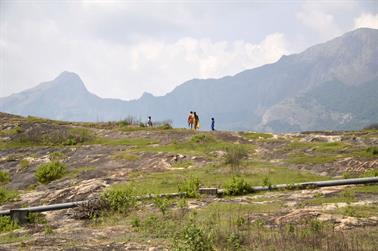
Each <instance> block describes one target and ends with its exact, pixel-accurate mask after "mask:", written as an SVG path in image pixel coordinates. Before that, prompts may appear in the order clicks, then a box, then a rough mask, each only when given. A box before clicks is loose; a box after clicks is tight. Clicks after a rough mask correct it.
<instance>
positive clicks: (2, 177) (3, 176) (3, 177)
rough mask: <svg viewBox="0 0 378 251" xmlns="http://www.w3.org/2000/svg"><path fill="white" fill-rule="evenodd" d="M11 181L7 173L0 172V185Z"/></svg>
mask: <svg viewBox="0 0 378 251" xmlns="http://www.w3.org/2000/svg"><path fill="white" fill-rule="evenodd" d="M10 180H11V177H10V175H9V173H8V172H7V171H2V170H0V184H6V183H8V182H9V181H10Z"/></svg>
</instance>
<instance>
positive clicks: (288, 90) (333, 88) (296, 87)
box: [0, 28, 378, 132]
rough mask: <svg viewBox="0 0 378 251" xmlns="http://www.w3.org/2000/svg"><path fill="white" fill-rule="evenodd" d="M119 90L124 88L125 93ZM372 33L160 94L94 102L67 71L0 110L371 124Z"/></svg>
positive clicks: (376, 78)
mask: <svg viewBox="0 0 378 251" xmlns="http://www.w3.org/2000/svg"><path fill="white" fill-rule="evenodd" d="M125 91H127V90H125ZM377 100H378V30H376V29H368V28H362V29H358V30H355V31H352V32H349V33H346V34H344V35H343V36H341V37H338V38H335V39H333V40H331V41H329V42H326V43H323V44H319V45H315V46H313V47H311V48H309V49H307V50H305V51H304V52H302V53H299V54H294V55H289V56H283V57H282V58H281V59H280V60H278V61H277V62H276V63H273V64H268V65H264V66H261V67H258V68H255V69H251V70H246V71H243V72H241V73H239V74H236V75H235V76H227V77H224V78H220V79H205V80H202V79H193V80H190V81H187V82H185V83H183V84H181V85H179V86H178V87H176V88H175V89H174V90H173V91H172V92H170V93H168V94H166V95H165V96H160V97H155V96H153V95H151V94H149V93H145V94H144V95H143V96H142V97H141V98H140V99H138V100H132V101H122V100H117V99H102V98H100V97H98V96H96V95H94V94H91V93H90V92H88V91H87V89H86V88H85V86H84V84H83V82H82V81H81V79H80V77H79V76H78V75H77V74H75V73H70V72H63V73H62V74H61V75H60V76H58V77H57V78H56V79H54V80H53V81H50V82H45V83H42V84H40V85H39V86H37V87H35V88H32V89H29V90H26V91H23V92H20V93H18V94H13V95H11V96H9V97H6V98H0V111H3V112H9V113H14V114H19V115H35V116H41V117H47V118H52V119H61V120H70V121H96V120H101V121H107V120H119V119H122V118H125V117H127V116H128V115H131V116H134V117H136V118H140V119H142V120H144V119H145V118H146V117H147V116H148V115H151V116H152V118H153V119H155V120H165V119H170V120H172V121H173V123H174V126H178V127H184V126H186V117H187V114H188V112H189V111H191V110H193V111H197V112H198V113H199V116H200V119H201V125H202V129H208V128H209V122H210V118H211V117H215V119H216V127H217V128H218V129H232V130H263V131H279V132H280V131H301V130H320V129H332V130H335V129H336V130H337V129H343V130H346V129H358V128H361V127H363V126H366V125H368V124H370V123H373V122H377V121H378V102H377Z"/></svg>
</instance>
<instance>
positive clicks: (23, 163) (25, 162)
mask: <svg viewBox="0 0 378 251" xmlns="http://www.w3.org/2000/svg"><path fill="white" fill-rule="evenodd" d="M19 164H20V166H21V170H24V169H26V168H28V167H29V166H30V162H29V161H28V160H27V159H22V160H20V163H19Z"/></svg>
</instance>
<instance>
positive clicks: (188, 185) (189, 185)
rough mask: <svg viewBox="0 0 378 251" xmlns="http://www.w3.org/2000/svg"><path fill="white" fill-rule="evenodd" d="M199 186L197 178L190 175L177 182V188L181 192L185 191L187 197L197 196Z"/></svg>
mask: <svg viewBox="0 0 378 251" xmlns="http://www.w3.org/2000/svg"><path fill="white" fill-rule="evenodd" d="M199 186H200V182H199V179H198V178H195V177H192V176H191V177H189V178H188V179H186V180H184V181H182V182H181V183H179V184H178V190H179V192H181V193H186V196H187V197H188V198H197V197H198V196H199V193H198V189H199Z"/></svg>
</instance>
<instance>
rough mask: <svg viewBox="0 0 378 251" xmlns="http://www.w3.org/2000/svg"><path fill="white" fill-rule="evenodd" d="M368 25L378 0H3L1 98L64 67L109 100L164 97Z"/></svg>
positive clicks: (375, 18) (376, 15)
mask: <svg viewBox="0 0 378 251" xmlns="http://www.w3.org/2000/svg"><path fill="white" fill-rule="evenodd" d="M359 27H370V28H375V29H378V0H361V1H354V0H348V1H344V0H329V1H321V0H318V1H299V0H298V1H294V0H292V1H289V0H287V1H286V0H276V1H262V0H261V1H215V0H214V1H209V0H205V1H200V0H198V1H121V0H117V1H112V0H109V1H105V0H98V1H95V0H93V1H88V0H82V1H81V0H70V1H64V0H39V1H33V0H23V1H20V0H0V97H5V96H9V95H11V94H12V93H17V92H20V91H22V90H25V89H28V88H31V87H34V86H36V85H38V84H39V83H41V82H45V81H49V80H52V79H54V78H55V77H57V76H58V75H59V74H60V73H61V72H63V71H71V72H75V73H77V74H79V76H80V77H81V79H82V80H83V81H84V83H85V85H86V87H87V89H88V90H89V91H90V92H92V93H94V94H96V95H98V96H100V97H104V98H120V99H125V100H130V99H137V98H139V97H140V96H141V95H142V94H143V93H144V92H149V93H152V94H153V95H156V96H161V95H164V94H166V93H168V92H170V91H172V90H173V89H174V88H175V87H176V86H178V85H180V84H182V83H183V82H185V81H188V80H190V79H193V78H220V77H223V76H227V75H234V74H236V73H238V72H241V71H243V70H246V69H252V68H255V67H258V66H261V65H264V64H268V63H273V62H275V61H277V60H278V59H279V58H280V57H281V56H282V55H288V54H292V53H299V52H301V51H303V50H305V49H306V48H308V47H310V46H312V45H315V44H317V43H322V42H325V41H327V40H330V39H332V38H335V37H337V36H340V35H342V34H343V33H345V32H348V31H351V30H354V29H356V28H359Z"/></svg>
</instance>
